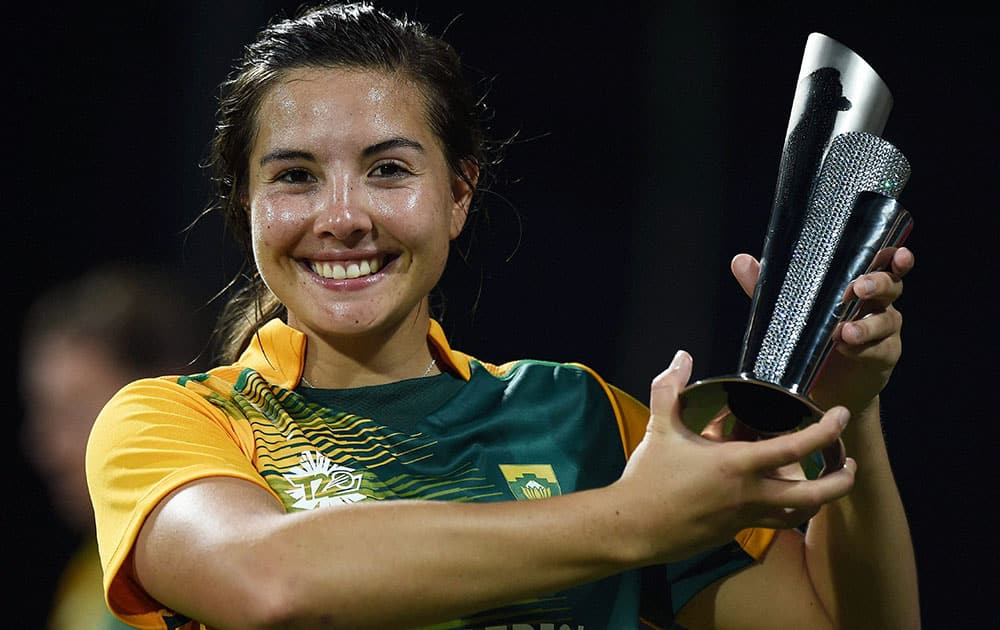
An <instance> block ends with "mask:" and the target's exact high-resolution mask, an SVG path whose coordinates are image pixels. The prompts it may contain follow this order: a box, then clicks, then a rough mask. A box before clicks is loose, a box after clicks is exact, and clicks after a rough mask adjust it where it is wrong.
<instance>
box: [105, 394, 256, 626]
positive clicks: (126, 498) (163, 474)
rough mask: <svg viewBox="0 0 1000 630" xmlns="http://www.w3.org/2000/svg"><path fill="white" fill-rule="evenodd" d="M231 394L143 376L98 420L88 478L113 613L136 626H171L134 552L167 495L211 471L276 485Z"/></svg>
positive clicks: (117, 397)
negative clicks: (268, 479) (267, 477)
mask: <svg viewBox="0 0 1000 630" xmlns="http://www.w3.org/2000/svg"><path fill="white" fill-rule="evenodd" d="M213 378H214V377H209V379H213ZM214 380H215V381H218V380H219V379H217V378H216V379H214ZM216 385H217V386H218V387H219V388H220V389H222V388H223V387H225V388H228V387H231V385H228V384H222V383H216ZM210 400H217V401H220V404H219V405H215V404H212V403H211V402H209V401H210ZM230 401H231V399H230V398H229V397H228V396H225V395H224V394H222V393H214V392H211V391H210V389H209V387H208V386H207V385H205V384H204V383H201V382H198V381H194V380H188V381H186V382H185V384H184V385H181V384H178V381H177V379H169V378H162V379H143V380H140V381H136V382H134V383H131V384H129V385H126V386H125V387H124V388H122V389H121V390H120V391H119V392H118V393H117V394H115V396H114V397H113V398H112V399H111V400H110V401H109V402H108V403H107V405H106V406H105V407H104V409H103V410H102V411H101V413H100V415H99V416H98V418H97V421H96V422H95V424H94V428H93V430H92V432H91V435H90V439H89V441H88V444H87V483H88V486H89V488H90V495H91V500H92V502H93V504H94V516H95V520H96V525H97V540H98V548H99V551H100V556H101V565H102V567H103V570H104V578H103V584H104V592H105V596H106V598H107V600H108V606H109V607H110V608H111V610H112V612H114V613H115V614H116V615H117V616H118V617H120V618H121V619H123V620H124V621H126V622H127V623H130V624H131V625H133V626H135V627H138V628H165V627H166V625H165V624H164V621H163V618H164V613H166V614H167V615H168V616H169V614H170V613H169V612H168V611H164V610H163V607H162V606H161V605H160V604H158V603H157V602H156V601H155V600H153V599H152V598H150V597H149V596H148V595H147V594H146V593H145V591H143V590H142V588H141V587H140V586H139V584H138V582H137V581H136V579H135V577H134V575H133V569H132V562H131V559H130V557H131V553H132V549H133V547H134V545H135V541H136V537H137V536H138V533H139V529H140V528H141V527H142V524H143V522H144V520H145V519H146V517H147V516H148V515H149V513H150V512H151V511H152V510H153V508H155V507H156V505H157V503H159V501H160V500H162V499H163V498H164V497H165V496H166V495H167V494H169V493H170V492H171V491H173V490H175V489H177V488H179V487H180V486H182V485H184V484H186V483H188V482H190V481H194V480H196V479H201V478H205V477H211V476H227V477H237V478H241V479H246V480H248V481H251V482H253V483H256V484H257V485H259V486H261V487H263V488H265V489H267V490H268V491H269V492H271V490H270V488H268V486H267V484H266V483H265V482H264V480H263V479H262V478H261V477H260V475H259V474H258V473H257V470H256V468H255V466H254V459H255V455H254V445H253V435H252V431H251V428H250V426H249V424H248V423H246V422H245V421H243V422H241V421H240V420H241V419H242V415H241V414H239V413H237V412H238V409H236V408H235V407H234V406H233V405H232V404H231V402H230ZM224 402H228V403H229V405H228V407H227V406H226V405H225V404H224ZM223 409H225V411H224V410H223Z"/></svg>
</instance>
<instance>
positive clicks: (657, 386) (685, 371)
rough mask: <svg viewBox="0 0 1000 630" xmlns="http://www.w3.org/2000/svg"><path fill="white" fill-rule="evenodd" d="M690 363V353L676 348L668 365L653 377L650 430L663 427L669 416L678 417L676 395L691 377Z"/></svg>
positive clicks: (650, 400) (678, 407) (650, 399)
mask: <svg viewBox="0 0 1000 630" xmlns="http://www.w3.org/2000/svg"><path fill="white" fill-rule="evenodd" d="M691 365H692V360H691V355H690V354H688V353H687V352H685V351H684V350H678V351H677V353H676V354H674V358H673V360H672V361H671V362H670V366H669V367H667V369H665V370H664V371H662V372H660V373H659V374H658V375H657V376H656V378H654V379H653V383H652V385H651V386H650V390H649V410H650V413H651V417H650V423H649V425H650V426H649V429H650V430H654V429H658V428H663V427H664V426H665V425H664V423H667V422H669V420H670V418H673V417H676V418H678V419H679V418H680V404H679V401H678V398H677V397H678V395H679V394H680V392H681V390H683V389H684V386H685V385H687V382H688V379H689V378H691Z"/></svg>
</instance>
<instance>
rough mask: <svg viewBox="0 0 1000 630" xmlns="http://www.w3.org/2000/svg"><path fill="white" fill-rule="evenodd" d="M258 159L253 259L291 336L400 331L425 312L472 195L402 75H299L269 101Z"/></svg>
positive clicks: (253, 179) (253, 175)
mask: <svg viewBox="0 0 1000 630" xmlns="http://www.w3.org/2000/svg"><path fill="white" fill-rule="evenodd" d="M257 128H258V133H257V137H256V140H255V143H254V145H253V148H252V151H251V153H250V169H249V181H248V200H247V201H248V202H249V207H250V226H251V236H252V244H253V253H254V258H255V260H256V264H257V267H258V269H259V270H260V273H261V276H262V277H263V279H264V281H265V282H266V283H267V286H268V287H269V288H270V289H271V291H273V292H274V294H275V295H276V296H277V297H278V299H280V300H281V302H282V303H283V304H284V305H285V306H286V307H287V308H288V319H289V324H291V325H292V326H294V327H296V328H299V329H302V330H307V331H308V330H311V331H313V332H315V333H317V334H319V335H321V336H330V335H333V336H337V335H348V336H350V335H358V334H365V333H370V332H378V331H387V330H392V328H393V327H394V326H398V325H399V324H401V323H402V322H403V321H404V320H405V319H406V318H407V317H408V316H410V315H414V314H416V312H417V309H419V308H421V307H422V306H423V303H424V300H425V298H426V296H427V294H428V293H429V292H430V291H431V289H433V288H434V285H435V284H436V283H437V281H438V279H439V278H440V276H441V273H442V272H443V270H444V265H445V262H446V260H447V257H448V247H449V242H450V240H452V239H454V238H455V237H456V236H458V234H459V232H460V231H461V229H462V225H463V223H464V221H465V217H466V213H467V211H468V205H469V202H470V199H471V190H470V188H469V187H468V186H467V185H465V184H464V183H463V182H462V180H461V179H460V178H458V177H456V176H455V175H454V173H453V172H452V170H451V169H450V168H449V166H448V164H447V162H446V161H445V158H444V153H443V151H442V148H441V144H440V140H439V139H438V138H437V136H436V135H435V134H434V133H433V132H432V131H431V129H430V127H429V126H428V125H427V122H426V119H425V111H424V99H423V96H422V95H421V93H420V91H419V89H418V88H417V87H416V86H415V85H413V84H411V83H408V82H406V81H403V80H401V79H400V78H398V77H397V76H395V75H390V74H384V73H377V72H370V71H360V70H345V69H314V68H310V69H299V70H295V71H292V72H291V73H289V74H288V75H286V77H285V80H283V81H281V82H279V83H278V84H276V85H275V87H273V88H272V89H271V91H270V93H269V94H268V95H267V97H266V98H265V99H264V100H263V103H262V107H261V109H260V112H259V113H258V116H257Z"/></svg>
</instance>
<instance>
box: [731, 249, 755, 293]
mask: <svg viewBox="0 0 1000 630" xmlns="http://www.w3.org/2000/svg"><path fill="white" fill-rule="evenodd" d="M729 270H730V271H731V272H732V274H733V276H735V278H736V282H738V283H739V285H740V288H741V289H743V292H744V293H746V294H747V295H748V296H749V297H753V292H754V288H755V287H756V286H757V277H758V276H759V275H760V263H759V262H757V259H756V258H754V257H753V256H751V255H750V254H736V256H734V257H733V259H732V261H730V263H729Z"/></svg>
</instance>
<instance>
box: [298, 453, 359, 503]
mask: <svg viewBox="0 0 1000 630" xmlns="http://www.w3.org/2000/svg"><path fill="white" fill-rule="evenodd" d="M282 477H284V478H285V481H287V482H288V483H289V484H291V486H292V487H291V488H289V489H287V490H285V492H286V493H287V494H288V495H289V496H291V497H292V498H293V499H295V503H293V504H292V505H291V506H289V507H292V508H296V509H299V510H312V509H314V508H317V507H319V506H321V505H334V504H339V503H357V502H358V501H364V500H365V499H368V498H370V497H368V496H367V495H365V494H363V493H362V492H361V481H362V480H363V479H364V472H357V471H356V470H354V469H353V468H349V467H347V466H340V465H338V464H334V463H333V462H331V461H330V458H328V457H327V456H326V455H323V454H322V453H319V452H316V451H312V452H309V451H307V452H305V453H302V455H301V457H300V464H299V465H298V466H295V467H294V468H292V469H291V470H289V471H288V472H287V473H284V474H283V475H282Z"/></svg>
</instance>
